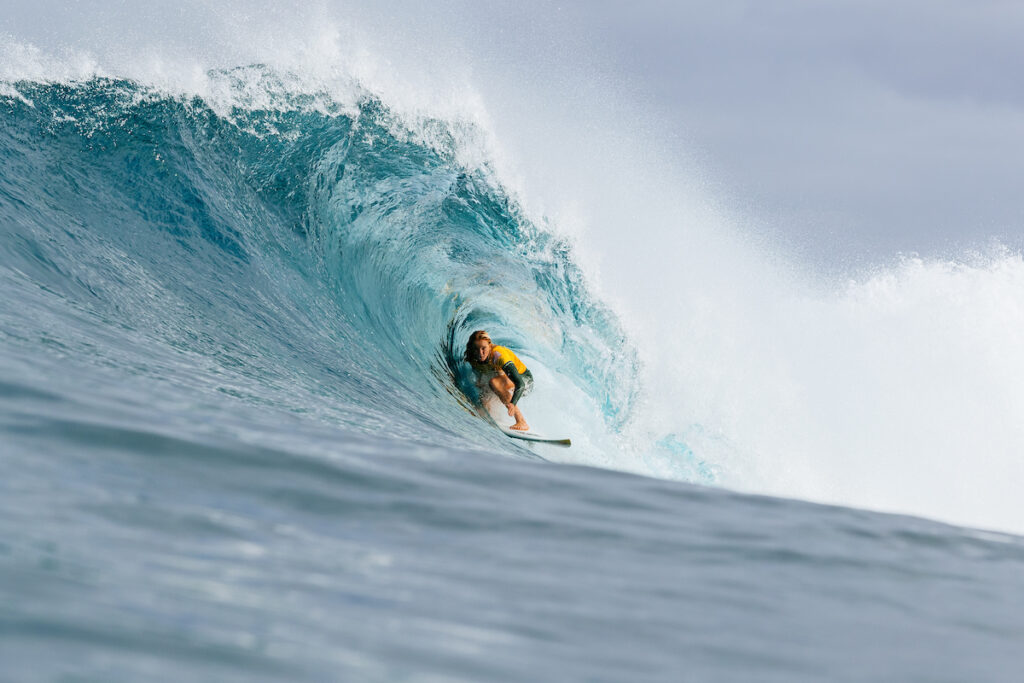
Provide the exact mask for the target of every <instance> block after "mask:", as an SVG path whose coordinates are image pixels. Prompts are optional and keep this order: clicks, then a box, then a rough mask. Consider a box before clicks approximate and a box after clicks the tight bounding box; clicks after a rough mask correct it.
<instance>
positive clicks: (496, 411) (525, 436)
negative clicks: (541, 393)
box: [477, 400, 572, 448]
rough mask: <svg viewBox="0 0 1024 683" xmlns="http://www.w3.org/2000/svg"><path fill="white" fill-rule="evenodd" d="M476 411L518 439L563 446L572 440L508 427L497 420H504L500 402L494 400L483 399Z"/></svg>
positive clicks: (569, 444)
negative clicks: (482, 403)
mask: <svg viewBox="0 0 1024 683" xmlns="http://www.w3.org/2000/svg"><path fill="white" fill-rule="evenodd" d="M477 413H478V414H479V415H480V417H482V418H484V419H485V420H487V421H488V422H490V423H491V424H492V425H494V426H495V427H497V428H498V429H499V430H500V431H501V433H502V434H504V435H505V436H508V437H511V438H513V439H519V440H520V441H533V442H534V443H546V444H551V445H552V446H564V447H566V448H568V447H569V446H571V445H572V441H571V440H570V439H567V438H566V439H552V438H551V437H548V436H544V435H543V434H538V433H537V432H520V431H519V430H516V429H509V428H508V427H506V426H504V425H502V424H501V422H499V420H501V421H504V420H505V416H504V414H503V413H502V410H501V404H500V403H498V402H497V401H496V400H494V401H489V402H487V401H485V402H484V405H479V406H477Z"/></svg>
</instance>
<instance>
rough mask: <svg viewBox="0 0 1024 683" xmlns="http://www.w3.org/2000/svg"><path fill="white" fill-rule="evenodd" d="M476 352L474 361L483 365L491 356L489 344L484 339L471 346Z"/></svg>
mask: <svg viewBox="0 0 1024 683" xmlns="http://www.w3.org/2000/svg"><path fill="white" fill-rule="evenodd" d="M473 347H474V350H475V351H476V359H477V360H478V361H480V362H481V363H483V362H484V361H485V360H487V357H488V356H490V355H491V342H490V341H488V340H486V339H481V340H480V341H478V342H476V344H474V345H473Z"/></svg>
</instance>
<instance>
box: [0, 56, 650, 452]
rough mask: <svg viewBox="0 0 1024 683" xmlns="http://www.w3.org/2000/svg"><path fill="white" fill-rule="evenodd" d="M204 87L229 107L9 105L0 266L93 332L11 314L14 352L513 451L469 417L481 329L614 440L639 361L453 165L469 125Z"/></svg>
mask: <svg viewBox="0 0 1024 683" xmlns="http://www.w3.org/2000/svg"><path fill="white" fill-rule="evenodd" d="M210 77H211V79H213V80H214V81H216V82H217V83H218V84H219V86H218V87H220V88H222V90H223V91H226V92H230V93H231V97H230V98H229V100H230V102H231V104H230V106H228V107H224V106H223V102H221V106H220V107H219V108H218V110H215V109H214V108H213V107H211V106H210V104H208V103H207V102H206V101H205V100H204V99H202V98H200V97H196V96H188V95H180V94H178V95H173V94H167V93H165V92H161V91H159V90H157V89H154V88H151V87H147V86H145V85H143V84H140V83H137V82H133V81H131V80H125V79H108V78H99V77H94V78H91V79H88V80H85V81H68V82H57V83H50V82H39V81H18V82H11V83H8V84H7V85H6V86H5V87H6V89H5V90H4V91H3V92H2V93H0V107H2V108H3V110H4V117H3V122H2V124H0V125H2V128H0V164H2V165H3V167H4V169H5V173H4V177H3V179H2V180H0V199H2V201H0V213H2V215H0V221H2V222H3V223H4V224H5V225H8V226H11V228H10V231H9V234H8V236H7V239H5V241H4V246H3V248H4V253H3V256H2V263H0V268H2V269H3V272H5V273H6V278H5V279H7V280H8V281H9V282H10V283H11V286H12V287H17V289H18V290H19V291H20V292H22V294H23V295H24V296H25V297H26V298H31V299H32V300H33V301H35V302H36V303H35V304H33V306H34V307H40V306H42V307H50V308H52V309H54V310H60V311H61V313H60V317H62V318H63V319H65V320H69V319H73V316H84V317H85V318H86V319H88V320H89V321H90V322H91V323H94V324H95V327H89V329H90V330H91V331H90V332H89V333H88V334H85V333H84V332H83V330H85V329H86V327H87V326H86V325H84V324H81V325H68V324H64V325H61V324H59V323H58V322H55V321H54V320H49V321H43V320H41V321H39V322H38V323H37V324H29V323H27V322H26V320H27V317H26V315H27V314H26V312H25V311H24V310H21V311H20V312H19V311H14V310H7V311H6V315H5V317H6V318H7V320H8V322H9V323H11V325H12V327H14V326H20V327H21V328H22V332H21V333H20V334H19V335H18V339H17V342H18V343H19V344H21V345H25V346H36V347H37V348H38V345H39V344H42V343H43V340H44V339H47V338H52V337H61V335H60V334H59V333H58V332H57V331H56V330H55V329H52V328H51V325H57V329H60V328H61V327H63V328H65V329H68V330H73V332H74V333H73V334H71V335H70V336H71V337H78V339H77V340H72V339H70V338H69V339H64V338H62V339H61V340H60V341H59V342H58V343H59V344H61V345H62V346H63V347H65V348H67V349H69V352H70V353H74V354H75V355H76V357H77V359H78V361H80V362H83V361H84V362H89V363H97V364H107V365H115V366H119V367H121V369H122V370H125V371H129V372H132V373H134V374H140V373H141V374H142V375H144V376H146V377H147V378H148V379H149V380H150V381H152V382H155V383H157V384H155V385H154V390H156V389H155V387H158V386H159V385H160V384H161V383H173V384H183V383H184V384H188V385H189V386H190V387H191V388H192V389H194V390H198V391H199V392H200V393H202V394H204V395H211V394H212V395H214V396H217V397H224V396H225V395H228V396H230V397H231V400H238V401H242V402H245V403H249V404H254V405H261V406H270V407H273V408H275V409H281V410H285V411H288V412H291V413H293V414H298V415H309V414H313V415H316V416H318V417H319V418H320V419H326V420H329V421H338V422H341V423H344V424H345V425H347V426H349V427H352V428H356V429H361V430H366V431H371V432H375V433H383V434H386V435H388V436H392V437H395V438H404V439H412V440H420V441H423V440H426V441H430V442H435V443H441V444H444V443H447V442H450V441H451V440H452V439H455V440H470V441H473V442H477V443H479V442H480V441H481V440H483V441H485V442H486V441H489V442H490V443H492V444H495V445H496V444H498V443H500V444H501V446H502V447H503V448H505V449H512V447H511V446H510V445H508V444H506V443H504V441H505V440H500V441H499V440H496V439H495V438H494V437H493V434H494V433H495V432H492V431H491V430H490V428H489V427H486V426H485V425H483V424H482V423H481V422H480V421H479V420H477V419H475V418H473V417H472V416H471V415H470V409H471V401H472V399H473V398H474V396H473V388H472V383H471V382H467V378H466V368H465V367H464V364H463V363H462V362H461V361H460V355H461V347H462V344H464V342H465V339H466V338H467V337H468V334H469V332H470V331H471V330H472V329H476V328H487V329H488V330H489V331H490V332H491V334H492V336H493V337H494V338H495V339H497V340H500V341H501V342H504V343H507V344H509V345H510V346H513V347H514V348H516V349H517V350H518V351H520V352H521V355H522V356H523V357H524V358H525V359H527V362H528V363H530V365H531V367H532V368H534V371H535V374H538V376H539V377H540V378H543V379H544V381H545V383H546V384H547V385H548V386H549V387H552V386H554V385H557V386H558V387H559V389H558V392H557V393H556V392H555V391H554V390H548V391H547V392H546V393H547V395H548V399H547V400H548V401H549V402H551V403H554V402H557V401H564V400H565V397H566V396H569V395H572V396H575V399H574V400H575V401H576V403H575V404H574V405H575V407H576V409H577V410H579V411H582V412H583V413H585V415H584V416H583V417H581V418H580V419H585V420H588V421H589V422H588V424H590V425H591V426H590V427H589V428H591V429H600V430H606V431H608V432H612V433H614V432H616V431H617V430H620V429H621V428H622V426H623V425H624V424H625V422H626V421H627V419H628V417H629V415H630V412H631V410H632V406H633V403H634V400H635V395H636V391H637V380H636V371H637V367H636V359H635V352H634V351H633V350H632V347H631V346H630V344H629V342H628V341H627V339H626V337H625V335H624V333H623V331H622V329H621V326H620V325H619V323H618V322H617V320H616V319H615V317H614V316H613V315H612V314H611V313H610V311H609V310H608V309H607V308H606V307H604V306H603V305H602V304H600V303H599V302H598V301H597V300H596V299H595V298H594V297H593V296H592V295H591V294H590V293H589V291H588V288H587V284H586V280H585V278H584V276H583V273H582V271H581V270H580V268H579V267H578V266H577V265H576V264H575V263H574V261H573V258H572V250H571V245H570V243H569V242H568V241H566V240H565V239H564V238H560V237H558V236H556V235H555V234H554V232H553V231H551V230H549V229H547V227H546V226H544V225H542V224H537V223H536V222H535V221H532V220H530V219H529V218H528V217H527V216H526V214H525V212H524V211H523V210H522V209H521V207H520V205H519V204H518V202H517V201H516V200H515V198H514V197H513V196H511V194H510V193H509V192H508V191H506V190H505V189H503V187H502V185H501V184H500V183H499V182H497V180H496V179H495V177H494V174H493V172H492V170H491V169H490V168H489V167H488V166H487V164H485V163H484V164H477V165H473V164H467V163H466V162H465V159H464V155H463V154H462V152H463V150H464V149H465V142H464V141H465V137H466V136H467V135H469V136H472V135H473V130H472V126H471V125H470V124H465V123H459V122H447V121H442V120H437V119H423V120H419V121H415V122H411V123H410V122H408V121H404V120H402V118H401V117H400V116H399V115H397V114H396V113H395V112H394V111H392V110H390V109H389V108H388V107H387V106H386V105H385V104H384V103H382V102H381V101H380V100H379V99H377V98H375V97H374V96H372V95H371V94H369V93H365V92H363V93H361V94H360V95H359V96H358V97H357V98H355V100H354V101H339V100H336V99H333V98H332V97H331V96H329V95H327V94H325V93H323V92H316V91H312V92H310V91H304V90H302V89H298V88H296V87H294V83H292V82H291V81H289V78H288V75H287V74H283V75H282V74H281V73H279V72H276V71H274V70H273V69H271V68H269V67H265V66H260V65H256V66H251V67H244V68H239V69H232V70H225V71H221V72H213V73H211V74H210ZM254 93H255V94H256V96H254ZM44 301H45V303H43V302H44ZM48 323H49V324H48ZM111 336H114V337H120V340H119V341H118V342H117V343H115V342H113V341H112V340H110V339H109V337H111ZM140 345H141V346H144V347H145V349H146V350H145V351H144V352H141V353H133V354H131V355H132V356H133V359H132V362H129V361H127V360H125V359H124V358H123V354H121V353H119V352H118V351H115V349H123V348H124V347H125V346H130V347H132V348H133V349H138V347H139V346H140ZM70 349H74V350H70ZM539 393H540V394H542V395H543V394H544V393H545V392H539ZM497 439H500V436H499V437H497ZM513 450H520V451H521V449H513ZM523 452H525V451H523Z"/></svg>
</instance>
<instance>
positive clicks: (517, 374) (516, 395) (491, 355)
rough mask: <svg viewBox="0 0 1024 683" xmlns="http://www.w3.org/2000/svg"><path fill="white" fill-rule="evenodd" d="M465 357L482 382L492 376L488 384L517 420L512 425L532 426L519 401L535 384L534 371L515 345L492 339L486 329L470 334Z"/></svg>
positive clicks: (513, 427)
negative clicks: (520, 358)
mask: <svg viewBox="0 0 1024 683" xmlns="http://www.w3.org/2000/svg"><path fill="white" fill-rule="evenodd" d="M465 358H466V361H467V362H468V363H469V364H470V366H472V368H473V372H475V373H476V377H477V382H478V383H480V384H482V383H483V379H484V378H486V377H488V376H490V381H489V382H488V384H489V385H490V387H491V391H493V392H494V395H495V396H497V397H498V400H499V401H501V403H502V405H504V406H505V408H507V409H508V414H509V417H513V418H515V420H516V423H515V424H514V425H512V426H511V427H509V429H515V430H516V431H521V432H525V431H526V430H528V429H529V428H530V425H528V424H526V420H525V419H523V413H522V411H521V410H519V407H518V406H517V405H516V403H518V402H519V399H520V398H522V396H523V394H524V393H525V392H526V391H528V390H529V389H530V388H531V387H532V386H533V374H532V373H531V372H530V371H529V370H527V369H526V364H525V363H523V361H521V360H519V356H517V355H516V354H515V353H513V351H512V350H511V349H509V348H506V347H504V346H497V345H495V344H494V343H492V342H491V337H490V336H489V335H488V334H487V333H486V332H484V331H483V330H477V331H476V332H474V333H473V334H471V335H469V341H468V342H466V355H465Z"/></svg>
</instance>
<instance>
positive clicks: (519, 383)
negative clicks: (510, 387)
mask: <svg viewBox="0 0 1024 683" xmlns="http://www.w3.org/2000/svg"><path fill="white" fill-rule="evenodd" d="M501 369H502V370H504V372H505V375H507V376H508V378H509V379H510V380H512V384H515V385H516V388H515V391H513V392H512V401H511V403H512V405H515V404H516V402H517V401H518V400H519V398H520V397H521V396H522V395H523V390H524V389H526V382H525V381H524V380H523V376H522V375H520V374H519V371H518V370H516V364H515V363H513V362H512V361H509V362H507V363H505V364H504V365H503V366H501Z"/></svg>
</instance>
